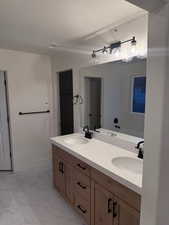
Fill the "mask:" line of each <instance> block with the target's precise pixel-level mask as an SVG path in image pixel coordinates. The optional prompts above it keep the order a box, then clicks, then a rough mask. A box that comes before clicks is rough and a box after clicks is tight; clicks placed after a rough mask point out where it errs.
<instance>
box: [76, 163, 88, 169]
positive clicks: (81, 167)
mask: <svg viewBox="0 0 169 225" xmlns="http://www.w3.org/2000/svg"><path fill="white" fill-rule="evenodd" d="M77 166H78V167H79V168H80V169H82V170H86V167H84V166H82V165H80V163H78V164H77Z"/></svg>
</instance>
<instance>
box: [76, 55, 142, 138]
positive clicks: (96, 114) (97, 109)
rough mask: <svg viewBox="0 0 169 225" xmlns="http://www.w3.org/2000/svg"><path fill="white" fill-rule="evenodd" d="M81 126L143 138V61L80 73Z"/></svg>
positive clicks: (100, 66)
mask: <svg viewBox="0 0 169 225" xmlns="http://www.w3.org/2000/svg"><path fill="white" fill-rule="evenodd" d="M80 90H81V96H82V98H83V104H81V126H82V127H83V126H85V125H88V126H89V128H90V129H91V130H95V129H96V130H97V129H99V128H103V129H106V130H111V131H116V132H121V133H126V134H129V135H133V136H137V137H143V136H144V114H145V94H146V59H137V58H136V59H133V60H132V61H130V62H123V61H116V62H109V63H105V64H100V65H94V66H91V67H87V68H82V69H81V70H80Z"/></svg>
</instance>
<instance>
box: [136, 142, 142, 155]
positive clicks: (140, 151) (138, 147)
mask: <svg viewBox="0 0 169 225" xmlns="http://www.w3.org/2000/svg"><path fill="white" fill-rule="evenodd" d="M142 144H144V141H140V142H138V144H137V146H136V149H138V150H139V152H138V158H140V159H143V158H144V150H143V147H141V145H142Z"/></svg>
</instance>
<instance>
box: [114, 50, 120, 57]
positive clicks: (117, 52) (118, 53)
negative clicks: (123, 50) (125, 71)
mask: <svg viewBox="0 0 169 225" xmlns="http://www.w3.org/2000/svg"><path fill="white" fill-rule="evenodd" d="M119 56H120V49H119V48H117V49H116V52H115V57H116V58H119Z"/></svg>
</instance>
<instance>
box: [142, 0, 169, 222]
mask: <svg viewBox="0 0 169 225" xmlns="http://www.w3.org/2000/svg"><path fill="white" fill-rule="evenodd" d="M157 25H158V26H157ZM168 28H169V4H167V5H166V6H164V7H163V8H161V9H159V10H158V11H155V12H153V13H151V14H150V16H149V51H148V61H147V91H148V92H147V99H146V101H147V104H146V117H145V157H144V171H143V194H142V215H141V225H163V224H166V225H167V224H169V179H168V173H169V138H168V134H169V104H168V103H169V54H168V53H169V29H168Z"/></svg>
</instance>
